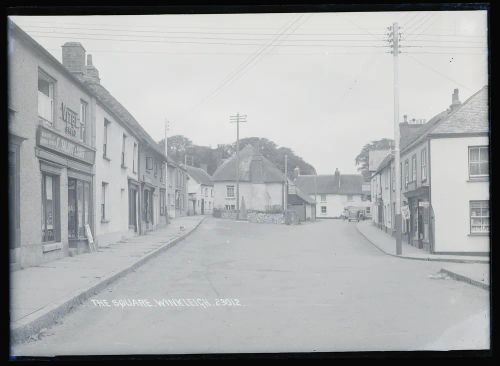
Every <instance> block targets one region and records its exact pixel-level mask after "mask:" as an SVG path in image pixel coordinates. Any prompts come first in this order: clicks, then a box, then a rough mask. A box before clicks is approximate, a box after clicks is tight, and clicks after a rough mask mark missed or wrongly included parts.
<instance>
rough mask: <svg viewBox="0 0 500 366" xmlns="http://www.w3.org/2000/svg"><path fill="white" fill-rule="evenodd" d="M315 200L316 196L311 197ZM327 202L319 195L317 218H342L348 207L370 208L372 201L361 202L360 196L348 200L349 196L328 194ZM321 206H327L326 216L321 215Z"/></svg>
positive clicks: (355, 195) (353, 196) (356, 195)
mask: <svg viewBox="0 0 500 366" xmlns="http://www.w3.org/2000/svg"><path fill="white" fill-rule="evenodd" d="M311 198H313V199H314V195H312V196H311ZM325 198H326V201H324V202H322V201H321V195H320V194H318V195H317V203H316V217H317V218H333V217H340V216H341V215H342V212H344V208H345V207H346V206H356V207H368V206H370V201H363V200H361V195H360V194H354V195H352V200H348V199H347V195H343V194H326V197H325ZM321 206H326V214H323V213H321Z"/></svg>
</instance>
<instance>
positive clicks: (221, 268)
mask: <svg viewBox="0 0 500 366" xmlns="http://www.w3.org/2000/svg"><path fill="white" fill-rule="evenodd" d="M440 268H441V264H440V263H439V262H426V261H417V260H405V259H400V258H394V257H391V256H387V255H385V254H383V253H382V252H380V251H379V250H378V249H377V248H375V247H373V246H372V245H371V244H370V243H369V242H368V241H367V240H365V239H364V238H363V237H362V236H361V235H360V234H359V232H358V231H357V229H356V225H355V223H349V222H344V221H341V220H320V221H318V222H313V223H305V224H301V225H297V226H287V225H272V224H253V223H248V222H236V221H233V220H223V219H215V218H212V217H207V218H206V219H205V221H204V222H203V223H202V224H201V225H200V226H199V227H198V229H197V230H196V231H195V232H194V233H193V234H192V235H191V236H189V237H188V238H187V239H186V240H184V241H182V242H180V243H179V244H177V245H176V246H174V247H173V248H171V249H169V250H167V251H165V252H164V253H162V254H161V255H159V256H158V257H156V258H154V259H152V260H150V261H149V262H147V263H146V264H144V265H143V266H142V267H140V268H138V269H137V270H136V271H135V272H132V273H130V274H128V275H127V276H125V277H123V278H121V279H120V280H118V281H117V282H115V283H114V284H113V285H112V286H110V287H109V288H107V289H106V290H104V291H102V292H101V293H99V294H97V295H96V296H94V297H93V298H92V299H91V300H88V301H87V302H86V303H85V304H84V305H82V306H80V307H79V308H78V309H76V310H75V311H74V312H72V313H70V314H68V315H67V316H66V317H65V318H63V319H62V322H61V324H59V325H56V326H54V327H53V328H50V329H49V330H48V331H47V332H46V335H45V336H44V337H42V338H41V339H40V340H38V341H33V342H30V343H25V344H19V345H15V346H14V348H13V351H12V354H13V355H31V354H34V355H39V356H50V355H64V354H75V355H78V354H134V353H140V354H147V353H156V354H158V353H217V352H284V351H285V352H286V351H290V352H300V351H309V352H312V351H363V350H366V351H369V350H378V351H381V350H412V349H420V350H422V349H432V348H433V347H439V348H440V349H446V348H451V349H453V348H460V347H464V345H465V346H468V347H471V345H477V347H484V346H486V347H487V346H488V343H487V342H485V339H487V333H486V332H482V329H483V328H486V329H487V327H486V326H485V324H486V323H485V322H486V321H487V320H486V319H488V313H487V311H488V307H489V305H488V297H489V293H488V291H484V290H483V289H480V288H477V287H474V286H471V285H469V284H466V283H463V282H458V281H454V280H444V279H433V278H431V277H429V276H430V275H433V274H436V273H437V272H438V271H439V269H440ZM120 299H130V300H132V299H136V300H138V299H143V300H147V301H148V303H149V304H150V305H152V306H151V307H138V306H136V307H125V308H122V307H120V306H110V307H106V306H103V307H101V306H98V305H97V302H96V301H94V302H93V301H92V300H107V302H108V304H110V305H112V304H113V300H120ZM155 299H156V300H159V299H205V300H203V301H201V302H199V303H198V304H204V306H157V303H156V302H155ZM216 299H235V300H233V301H232V303H233V304H236V305H232V306H228V305H227V304H228V303H229V302H228V301H226V302H221V301H217V300H216ZM208 303H210V305H211V306H208V305H207V304H208ZM217 303H219V304H226V306H216V304H217ZM100 304H103V302H101V303H100ZM237 304H239V305H237ZM469 324H472V327H470V326H469ZM457 327H458V328H457ZM450 332H451V333H450ZM457 333H458V334H457Z"/></svg>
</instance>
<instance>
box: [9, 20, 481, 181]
mask: <svg viewBox="0 0 500 366" xmlns="http://www.w3.org/2000/svg"><path fill="white" fill-rule="evenodd" d="M11 19H12V20H13V21H14V22H16V23H17V24H18V25H19V26H20V27H21V28H23V29H24V30H25V31H26V32H27V33H28V34H30V35H31V36H32V37H33V38H34V39H35V40H37V41H38V42H39V43H40V44H41V45H42V46H43V47H45V48H46V49H48V50H49V51H50V52H51V53H52V54H53V55H54V56H55V57H56V58H57V59H59V60H61V47H60V46H61V45H62V44H63V43H64V42H66V41H80V42H81V43H82V44H83V46H84V47H85V49H86V50H87V52H88V53H91V54H92V55H93V63H94V65H95V66H96V67H97V68H98V69H99V72H100V77H101V83H102V84H103V85H104V86H105V87H106V88H107V89H108V90H109V91H110V92H111V93H112V94H113V95H114V96H115V97H116V98H117V99H118V100H119V101H120V102H122V104H123V105H125V106H126V107H127V109H128V110H129V111H130V112H131V113H132V114H133V115H134V116H135V117H136V119H137V120H138V121H139V122H140V123H141V124H142V125H143V126H144V128H145V129H146V130H147V131H148V132H149V133H150V134H151V136H153V138H155V139H156V140H159V139H161V138H162V137H163V134H164V132H163V131H164V130H163V129H164V120H165V119H166V118H168V119H169V120H170V121H171V131H170V134H171V135H172V134H182V135H185V136H187V137H188V138H190V139H191V140H192V141H193V142H194V143H196V144H201V145H211V146H213V147H215V146H216V145H217V144H218V143H231V142H233V141H234V140H235V126H234V125H232V124H230V123H229V116H230V115H231V114H233V113H236V112H240V113H243V114H246V115H247V116H248V117H247V119H248V123H246V124H244V125H242V127H241V131H240V134H241V137H250V136H260V137H266V138H268V139H271V140H273V141H275V142H276V143H277V144H278V145H280V146H288V147H290V148H292V149H293V150H294V151H295V152H296V153H297V154H298V155H300V156H302V157H303V158H304V159H305V160H306V161H308V162H309V163H311V164H313V165H314V166H315V167H316V169H317V171H318V173H321V174H328V173H333V171H334V170H335V168H336V167H338V168H339V170H340V171H341V172H342V173H354V172H356V167H355V165H354V157H355V156H356V155H357V153H358V152H359V150H360V149H361V147H362V146H363V145H364V144H365V143H367V142H369V141H371V140H374V139H379V138H382V137H392V136H393V60H392V55H391V54H390V53H387V52H388V51H389V48H388V47H387V45H388V43H387V41H386V39H387V36H386V32H387V27H388V26H390V25H391V24H392V23H393V22H398V23H399V24H400V26H402V27H403V29H402V30H401V32H402V41H401V45H402V46H407V47H405V48H402V52H403V53H402V54H401V55H400V57H399V58H400V67H399V70H400V112H401V113H400V114H401V116H402V115H403V114H407V115H408V116H409V117H410V118H425V119H430V118H431V117H432V116H433V115H434V114H436V113H438V112H440V111H442V110H443V109H445V108H447V107H448V106H449V104H450V103H451V94H452V91H453V89H454V88H458V89H459V90H460V99H461V100H462V101H464V100H465V99H467V98H468V97H469V96H471V95H472V94H473V93H474V92H476V91H477V90H478V89H480V88H481V87H482V86H484V85H486V84H487V49H486V27H487V24H486V12H484V11H467V12H466V11H456V12H451V11H446V12H398V13H315V14H311V13H306V14H294V13H288V14H224V15H147V16H142V15H141V16H78V17H73V16H72V17H69V16H57V17H46V16H44V17H41V16H37V17H32V16H30V17H23V16H15V17H12V18H11ZM401 119H402V117H401Z"/></svg>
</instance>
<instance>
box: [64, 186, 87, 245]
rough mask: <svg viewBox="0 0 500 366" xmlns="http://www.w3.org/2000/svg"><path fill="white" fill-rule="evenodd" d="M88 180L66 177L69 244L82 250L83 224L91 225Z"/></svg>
mask: <svg viewBox="0 0 500 366" xmlns="http://www.w3.org/2000/svg"><path fill="white" fill-rule="evenodd" d="M91 207H92V206H91V199H90V182H87V181H83V180H79V179H76V178H68V241H69V246H70V247H73V248H78V249H79V251H81V250H82V251H83V250H84V248H86V246H87V234H86V232H85V225H87V224H88V225H90V227H91V228H92V225H91Z"/></svg>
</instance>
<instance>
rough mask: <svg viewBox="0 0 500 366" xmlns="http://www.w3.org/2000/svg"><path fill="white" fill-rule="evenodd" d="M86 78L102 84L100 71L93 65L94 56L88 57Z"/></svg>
mask: <svg viewBox="0 0 500 366" xmlns="http://www.w3.org/2000/svg"><path fill="white" fill-rule="evenodd" d="M86 78H87V79H88V80H92V81H93V82H95V83H98V84H99V83H100V82H101V79H100V78H99V70H97V69H96V68H95V66H94V65H93V64H92V55H87V67H86Z"/></svg>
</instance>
